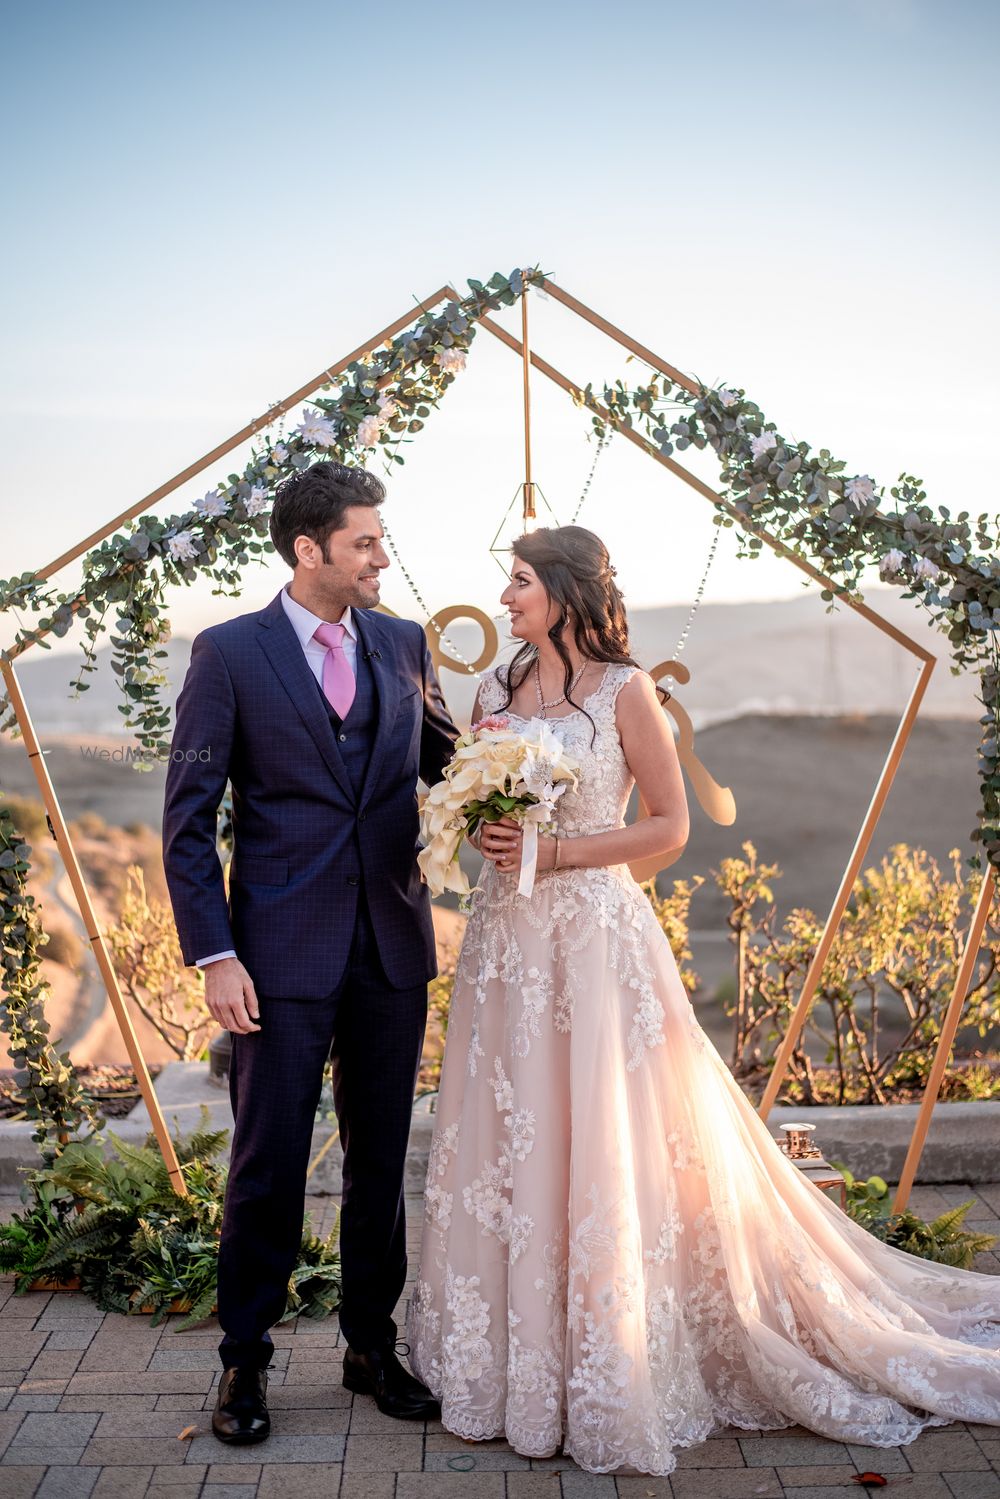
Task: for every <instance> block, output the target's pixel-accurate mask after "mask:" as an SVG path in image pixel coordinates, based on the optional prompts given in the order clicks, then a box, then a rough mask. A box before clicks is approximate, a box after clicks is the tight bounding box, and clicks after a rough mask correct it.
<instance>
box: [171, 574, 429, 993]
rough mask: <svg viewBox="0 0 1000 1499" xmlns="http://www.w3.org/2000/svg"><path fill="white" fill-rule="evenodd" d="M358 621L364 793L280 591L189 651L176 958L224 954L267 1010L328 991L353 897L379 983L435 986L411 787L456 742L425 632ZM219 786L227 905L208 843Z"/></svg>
mask: <svg viewBox="0 0 1000 1499" xmlns="http://www.w3.org/2000/svg"><path fill="white" fill-rule="evenodd" d="M352 612H353V614H354V618H355V620H356V622H357V629H358V637H359V643H358V651H359V653H362V652H363V653H365V654H366V659H367V660H368V661H369V663H370V666H371V669H372V672H373V674H374V678H375V686H376V691H377V695H378V726H377V729H376V733H375V739H374V743H373V749H372V755H371V760H370V763H369V764H368V767H367V771H366V774H365V778H364V783H363V786H362V788H361V791H360V793H359V794H358V795H355V792H354V789H353V787H352V785H351V780H350V777H349V776H348V774H347V768H346V766H345V764H344V761H343V759H342V758H341V755H340V752H339V750H338V747H337V736H336V734H335V732H334V729H333V725H332V724H331V722H330V718H329V715H328V714H327V712H326V709H325V705H324V701H323V698H322V695H321V693H320V692H318V691H317V686H316V679H315V678H314V676H313V674H312V672H311V670H310V668H309V664H308V662H307V661H306V658H305V655H304V653H303V650H302V647H301V645H300V644H299V641H298V638H297V636H296V634H295V631H294V630H293V628H292V626H291V624H290V622H289V620H288V617H287V615H286V614H285V611H284V609H283V607H282V603H281V596H280V594H278V595H276V596H275V597H274V598H273V599H272V601H271V602H270V604H268V605H267V607H266V608H265V609H261V610H260V611H259V612H256V613H252V614H244V615H240V616H239V617H238V618H237V619H232V620H227V621H226V622H225V623H223V624H220V625H213V626H212V627H211V628H210V629H207V630H203V631H202V632H201V634H200V635H198V636H197V637H196V639H195V640H194V642H193V645H192V649H191V662H190V665H189V667H188V672H187V676H186V677H185V679H184V686H183V688H182V689H181V692H180V694H179V696H178V699H177V707H176V722H175V728H174V734H173V739H172V741H171V756H170V761H169V765H168V769H167V780H166V790H165V795H164V808H163V863H164V868H165V871H166V877H167V885H168V888H169V891H170V899H171V902H172V904H173V910H174V919H175V921H176V924H177V932H178V936H179V938H180V945H181V951H182V953H183V956H184V961H185V963H187V964H192V963H194V962H195V961H196V960H197V959H198V958H203V957H207V956H208V955H209V954H210V953H215V952H222V951H224V950H225V949H226V948H232V949H234V950H235V952H236V954H237V956H238V957H239V959H240V961H241V962H242V963H243V965H244V966H245V968H246V969H247V971H248V972H249V974H250V977H251V978H252V979H253V982H254V986H255V988H256V989H257V991H258V993H260V994H263V995H270V996H272V997H274V998H298V999H319V998H322V997H323V996H325V995H328V994H331V993H332V992H333V990H334V989H335V988H336V986H337V984H338V982H339V981H340V978H341V976H342V974H343V971H344V968H345V965H346V963H347V957H348V952H349V949H350V944H351V938H352V934H353V931H354V921H355V914H356V910H357V902H358V898H359V893H360V890H361V889H362V887H363V889H364V891H365V894H366V897H367V901H368V906H369V910H370V912H371V919H372V923H373V925H374V928H375V933H376V936H377V937H378V943H379V955H380V957H381V960H382V964H383V967H384V968H385V972H386V975H387V977H388V979H389V982H390V983H391V984H392V985H393V986H394V987H395V988H400V989H402V988H409V987H412V986H415V985H419V984H422V983H426V982H427V981H428V980H429V979H431V978H433V977H434V975H435V973H436V972H437V964H436V958H435V947H434V929H433V925H432V922H431V911H430V900H429V896H428V892H427V887H426V886H425V885H423V884H422V882H421V880H420V874H419V870H418V868H417V864H416V855H417V851H418V848H419V843H418V828H419V819H418V813H417V778H418V775H419V776H420V777H422V778H423V780H424V781H426V782H427V784H428V785H432V784H433V783H434V782H435V781H438V780H440V779H441V774H442V771H443V769H444V766H445V765H446V764H447V762H448V760H449V759H450V757H451V753H452V749H453V745H454V740H455V737H456V734H457V730H456V729H455V726H454V724H453V723H452V720H451V717H450V715H449V713H448V710H447V708H446V706H445V703H444V698H443V697H442V694H441V689H440V686H439V685H438V681H437V677H436V674H435V672H434V668H433V664H432V662H431V658H430V652H429V651H428V649H427V641H426V637H425V635H424V632H423V630H422V628H421V627H420V625H419V624H417V623H415V622H414V621H412V620H402V619H395V618H393V617H391V616H389V615H384V614H377V613H375V612H374V611H372V610H367V609H359V610H354V611H352ZM227 781H228V782H230V783H231V785H232V801H233V857H232V864H231V866H230V880H229V896H228V899H227V896H226V891H225V887H224V884H223V878H222V866H221V864H220V861H219V856H218V852H217V846H216V829H217V814H218V808H219V805H220V802H221V800H222V797H223V794H224V793H225V789H226V783H227Z"/></svg>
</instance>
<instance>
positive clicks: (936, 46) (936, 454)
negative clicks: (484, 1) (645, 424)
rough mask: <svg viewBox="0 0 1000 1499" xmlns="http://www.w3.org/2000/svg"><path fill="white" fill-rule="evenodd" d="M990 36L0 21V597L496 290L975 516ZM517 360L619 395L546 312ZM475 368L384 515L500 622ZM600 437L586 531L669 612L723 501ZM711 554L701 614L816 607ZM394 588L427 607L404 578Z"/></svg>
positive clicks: (249, 601)
mask: <svg viewBox="0 0 1000 1499" xmlns="http://www.w3.org/2000/svg"><path fill="white" fill-rule="evenodd" d="M998 30H1000V24H998V10H997V7H996V6H994V5H993V4H988V3H983V4H979V3H970V0H953V3H950V4H949V5H947V6H945V5H942V4H940V3H928V0H840V3H832V0H761V3H759V4H757V5H755V6H752V7H751V6H748V5H746V4H730V3H716V4H713V5H711V6H708V5H690V4H688V5H685V6H681V5H677V4H673V3H660V4H651V3H647V0H642V3H638V4H630V5H628V6H625V7H621V8H617V9H614V8H612V7H610V6H607V5H603V6H598V5H596V4H593V3H591V0H578V3H575V4H573V5H570V4H568V3H565V4H553V3H551V0H541V3H536V4H534V5H533V6H531V7H530V8H528V9H525V10H517V9H514V8H510V7H501V6H482V5H479V6H477V5H464V6H458V5H450V4H430V5H427V6H422V7H414V6H412V5H403V4H397V3H395V0H387V3H383V4H381V5H379V6H377V7H347V6H344V5H340V4H332V5H331V4H327V5H325V6H315V7H311V8H310V7H305V8H303V7H295V8H289V7H279V6H277V5H267V4H252V3H251V4H245V3H244V4H239V5H237V4H234V3H220V0H209V3H202V4H198V5H194V4H189V3H187V0H180V3H176V4H173V5H171V6H163V7H150V6H135V5H124V4H121V5H119V4H114V3H96V4H95V5H93V6H89V7H81V6H79V5H68V4H53V3H46V0H38V3H35V4H34V5H32V6H30V7H28V6H20V7H17V8H16V10H15V9H14V8H11V9H10V10H9V11H8V14H7V16H6V18H5V40H6V42H7V49H6V50H7V54H8V73H9V77H8V79H7V80H6V83H5V89H4V95H3V99H2V102H0V111H2V115H3V120H2V126H3V138H4V140H5V142H6V144H7V155H8V162H7V164H6V170H5V178H6V192H5V201H6V208H7V215H6V217H7V228H6V233H5V235H4V239H3V246H2V250H0V254H2V255H3V257H4V260H5V262H6V264H5V274H4V276H3V280H2V286H3V298H4V306H3V322H4V330H5V335H6V337H5V342H6V346H7V358H6V360H5V361H4V368H3V371H2V373H0V381H2V384H0V395H2V401H0V423H2V445H3V452H4V455H5V462H4V465H3V470H2V478H0V518H2V551H0V575H2V576H10V575H11V574H12V573H15V572H20V571H22V570H24V569H27V568H30V567H33V566H41V565H43V564H44V563H45V562H47V561H48V560H50V558H51V557H52V556H54V555H55V554H56V553H57V552H59V551H61V550H62V548H63V546H64V544H67V543H69V542H70V541H71V540H74V539H76V538H79V537H82V536H83V535H85V534H86V533H87V532H88V531H90V530H91V529H94V528H95V527H97V526H99V525H100V524H101V523H102V522H103V521H105V520H106V519H110V518H111V517H112V516H113V515H115V514H116V513H117V512H118V511H119V510H122V509H124V508H125V507H126V506H127V505H128V504H130V503H132V502H133V501H134V500H135V499H137V498H138V497H140V496H141V495H142V494H143V493H145V492H147V491H148V490H150V489H152V488H153V487H154V486H156V485H157V484H159V483H161V482H162V481H163V480H164V479H165V478H167V477H168V476H169V475H170V474H172V473H174V472H176V471H177V470H178V469H180V468H182V467H183V466H184V465H185V464H187V463H188V462H189V461H191V459H193V458H195V457H197V456H198V455H199V454H200V453H202V452H203V451H205V450H207V449H208V448H209V447H211V446H212V445H213V444H214V443H215V442H217V441H218V440H219V439H220V438H222V437H224V436H226V435H227V434H228V433H229V432H231V431H234V430H236V429H237V428H238V427H239V426H241V425H242V424H243V422H244V421H246V420H248V419H249V418H250V417H251V416H254V415H256V414H258V413H259V412H260V411H262V410H263V409H264V407H266V406H267V404H268V403H269V402H271V401H273V400H275V399H277V398H279V397H280V396H282V395H284V394H285V393H286V392H287V391H289V390H291V389H293V388H294V387H295V386H296V385H298V384H300V383H302V381H303V380H304V379H305V378H306V377H307V376H308V375H309V374H311V373H313V372H314V371H316V370H319V369H321V368H322V367H323V366H324V365H325V364H327V363H328V362H330V361H331V360H332V359H334V358H336V357H337V356H338V355H339V354H341V353H344V352H347V351H348V350H349V349H351V348H352V347H354V346H356V345H357V344H359V343H362V342H363V341H364V340H365V339H366V338H367V336H368V335H369V334H370V333H372V332H374V331H376V330H377V329H378V328H380V327H382V326H383V325H384V324H385V323H387V322H389V321H390V320H391V319H392V318H394V317H395V316H397V315H398V314H399V313H400V312H402V311H403V310H404V309H405V308H407V307H408V306H411V305H413V302H414V299H415V298H417V297H419V296H421V295H424V294H426V293H428V292H430V291H431V290H432V289H434V288H436V287H437V286H439V285H440V284H441V283H442V282H444V281H446V280H451V281H453V282H456V283H464V280H465V278H466V277H468V276H476V277H479V278H483V279H485V278H486V277H487V276H488V275H489V274H490V273H491V272H492V271H493V270H495V269H503V270H505V271H506V270H509V269H510V268H511V267H512V266H514V265H515V264H518V263H522V264H530V263H534V262H538V263H540V264H541V265H542V266H543V267H544V268H545V269H546V270H548V271H550V272H551V273H552V275H553V276H554V277H555V279H556V280H557V281H559V282H561V283H562V284H563V285H564V286H566V287H568V288H569V289H570V290H572V291H573V292H575V293H576V294H577V295H578V296H580V297H581V298H582V299H583V300H584V301H586V302H588V303H590V304H591V305H592V306H594V307H596V308H598V309H599V310H601V311H603V312H604V313H605V314H606V315H607V316H608V317H610V318H611V319H612V320H613V321H615V322H617V323H618V324H620V325H621V326H623V327H624V328H626V329H628V330H629V331H631V332H633V333H634V334H635V335H636V336H637V337H638V338H640V339H641V340H642V341H644V342H645V343H647V344H648V345H650V346H651V347H652V348H653V349H654V350H657V351H658V352H659V353H661V354H662V355H663V356H664V357H665V358H667V359H669V360H671V361H673V362H674V363H676V364H677V365H679V366H680V367H681V368H683V369H685V370H687V371H690V372H692V373H694V374H696V375H698V376H700V377H702V378H704V379H706V380H709V381H713V382H715V381H727V382H728V383H732V384H739V385H742V386H744V387H745V388H746V389H747V391H748V392H749V393H750V395H751V396H752V397H753V398H754V399H756V400H757V401H758V402H759V403H760V404H761V405H762V406H763V408H764V410H765V411H766V413H767V414H768V415H769V416H770V417H771V418H773V419H774V420H775V421H776V422H777V423H778V425H779V427H780V428H781V429H782V430H784V431H785V432H787V433H788V434H790V435H792V436H794V437H795V438H803V437H804V438H806V439H808V440H810V441H811V442H813V443H814V444H816V445H817V446H824V445H825V446H829V447H831V448H833V449H834V450H835V451H837V452H838V454H839V455H840V456H842V457H844V458H845V459H846V460H847V461H848V463H849V465H850V467H851V469H852V470H853V471H856V472H861V473H864V472H868V473H871V474H873V475H874V476H875V477H876V478H878V479H880V480H883V481H887V482H888V481H891V480H893V479H894V478H895V477H896V475H897V474H898V473H899V472H900V471H901V470H903V469H907V470H909V471H911V472H915V473H917V474H919V475H921V476H922V477H923V478H924V479H925V480H926V482H927V485H928V489H929V494H930V498H931V500H932V502H933V503H943V504H947V505H949V506H951V508H952V510H953V511H957V510H959V509H962V508H966V509H969V510H971V511H972V512H973V513H978V512H979V511H980V510H983V509H986V510H989V511H991V512H995V511H996V510H997V509H998V506H997V503H996V499H995V495H994V492H993V491H992V489H991V487H990V486H989V485H988V484H985V483H984V482H983V475H984V472H985V465H984V463H983V461H982V459H981V458H980V457H979V456H978V455H979V451H980V450H981V449H982V448H983V447H984V446H985V444H986V442H987V441H988V440H989V434H990V433H991V431H992V429H993V427H994V425H995V410H996V403H997V397H998V389H997V376H996V359H995V353H994V351H995V349H996V347H997V343H998V332H1000V328H998V323H1000V318H998V312H997V303H996V284H995V283H996V277H995V264H994V263H995V246H996V243H997V223H996V219H997V206H996V197H997V195H996V191H995V159H994V158H995V147H996V140H997V123H998V122H997V107H996V102H995V96H996V88H995V76H996V66H997V56H998ZM533 337H535V338H537V342H538V346H539V348H540V349H541V351H542V352H544V353H545V354H546V356H547V357H549V358H551V359H552V361H553V362H554V363H555V364H557V365H559V366H560V367H562V368H564V369H565V370H566V372H567V373H568V374H570V375H571V377H572V378H574V379H578V380H579V381H581V382H582V381H585V380H587V379H594V380H597V381H600V380H603V379H604V378H605V377H610V376H614V375H617V374H621V373H627V371H626V369H625V366H624V365H623V363H622V356H621V354H620V352H619V351H617V350H616V349H615V348H614V347H613V346H612V345H610V344H609V343H606V342H605V341H604V340H603V339H601V338H599V337H597V336H596V335H591V334H590V333H586V334H585V333H584V332H583V331H582V330H578V329H576V328H574V327H573V326H572V324H571V322H570V320H569V319H568V318H567V317H566V315H565V314H564V313H563V312H562V310H561V309H559V308H557V307H556V306H555V305H554V304H552V303H548V304H541V303H539V304H536V306H535V308H534V309H533ZM485 344H486V338H485V336H482V337H481V338H480V340H479V341H478V342H477V345H476V347H475V349H474V351H473V357H472V358H471V359H470V363H469V368H468V370H467V372H466V374H465V375H463V376H462V377H461V379H460V381H459V382H458V383H456V386H455V388H454V390H453V392H452V393H451V395H450V396H449V399H448V401H447V402H446V404H445V406H444V407H443V408H442V410H441V412H440V413H439V414H437V415H436V416H435V417H434V419H433V422H432V424H430V425H429V427H428V430H427V432H426V433H425V434H423V437H422V440H421V442H420V444H419V445H416V444H415V445H414V447H413V448H412V450H411V451H412V456H411V457H410V458H409V460H408V462H407V466H406V469H405V470H403V471H401V473H400V475H399V477H395V478H394V480H393V484H392V490H391V496H390V502H389V505H387V507H386V520H387V521H389V522H390V525H391V528H392V530H393V532H394V534H395V535H396V536H397V539H398V540H399V543H400V546H401V548H402V549H403V552H404V556H405V559H406V561H407V564H408V566H409V567H410V568H411V570H412V571H413V573H414V574H415V575H416V576H417V578H418V580H419V581H420V584H421V587H422V589H423V592H424V594H425V595H426V597H427V599H428V602H429V603H430V605H431V607H432V608H437V607H441V606H443V605H445V604H448V603H452V602H455V601H457V600H459V599H463V600H467V601H472V602H477V603H480V604H482V605H483V606H484V607H490V608H492V607H495V599H496V594H497V592H498V591H499V590H498V585H502V578H501V577H500V574H499V572H498V570H497V569H496V566H495V564H493V563H492V562H491V561H490V559H489V558H488V556H487V555H486V548H487V546H488V543H489V540H490V538H491V537H492V535H493V532H494V531H495V529H496V527H497V525H498V523H499V520H500V516H501V514H502V512H503V510H504V508H505V507H506V505H507V503H508V501H509V500H510V498H511V495H512V494H513V493H514V490H515V488H516V486H517V484H518V482H519V480H520V478H521V477H522V474H521V435H520V427H519V410H520V407H519V401H520V395H519V389H518V385H517V381H518V367H517V364H516V362H515V361H514V360H513V359H512V358H511V357H510V355H509V354H507V353H505V352H504V351H503V350H501V349H499V348H498V347H492V348H486V347H484V345H485ZM536 411H537V419H536V478H537V479H538V480H539V482H540V483H541V485H542V488H543V490H544V491H545V493H546V495H547V496H548V497H549V499H550V500H551V501H552V502H553V504H554V507H555V509H556V512H557V515H558V516H559V519H561V520H565V519H568V516H569V513H570V512H571V511H572V508H573V505H574V504H575V500H576V496H577V495H578V493H579V489H580V486H581V484H582V482H583V478H584V476H585V474H586V471H587V468H588V466H589V462H590V457H591V452H590V449H589V448H588V446H587V444H586V442H585V440H584V434H585V423H584V422H583V421H582V420H581V417H580V414H579V413H578V412H576V411H575V410H574V408H573V407H572V406H571V405H570V403H569V402H568V401H567V400H566V398H565V397H562V396H561V395H559V394H558V393H557V392H552V393H551V394H550V393H548V392H544V393H543V392H542V391H541V389H539V390H538V391H537V393H536ZM623 449H624V444H622V443H619V444H618V450H617V451H616V449H615V446H614V445H612V450H611V452H609V454H608V455H607V457H606V458H605V459H604V460H602V465H601V468H600V469H599V472H598V475H597V477H596V478H595V483H594V488H593V491H592V495H591V498H590V500H589V501H588V505H587V508H586V509H585V511H584V512H583V513H582V514H581V521H583V522H585V523H589V524H590V525H592V526H593V527H594V529H596V530H598V531H599V532H601V533H602V534H603V535H605V537H606V539H607V540H608V542H609V545H610V546H611V548H612V552H613V554H614V556H615V559H616V561H617V562H618V565H619V574H620V578H621V579H623V580H624V582H625V584H626V593H627V596H628V597H629V599H630V600H631V601H632V602H633V603H634V604H636V605H639V604H652V603H657V602H677V601H684V600H686V599H687V598H689V597H690V596H691V594H692V592H693V590H694V588H695V586H696V584H697V580H698V577H699V576H700V572H701V568H702V565H703V561H704V555H705V550H706V547H707V544H708V541H709V540H710V537H711V532H712V527H711V511H710V509H709V507H708V506H707V505H706V504H705V503H704V501H701V500H699V499H698V498H697V497H696V496H695V495H693V494H691V493H689V492H687V491H686V490H685V488H684V486H682V485H680V484H678V483H676V482H673V481H670V480H669V479H665V478H664V477H663V475H662V474H661V473H660V472H659V471H658V470H657V469H656V467H655V466H654V465H653V464H651V463H648V462H646V461H645V460H642V459H641V458H639V456H638V455H635V454H632V453H628V452H625V451H623ZM226 471H228V465H224V466H223V470H222V472H226ZM703 472H704V473H705V474H706V475H707V476H709V477H711V470H710V468H705V469H703ZM216 477H218V470H210V471H208V472H207V473H206V474H205V476H204V480H202V481H198V482H195V483H194V484H193V485H191V486H189V487H188V488H187V490H185V491H184V492H183V493H182V495H181V496H180V497H178V500H177V502H176V504H177V505H178V506H179V504H180V502H181V500H182V499H183V498H184V496H187V497H188V498H190V497H193V496H194V495H196V494H200V493H202V492H204V490H206V489H208V488H209V487H211V484H212V483H213V482H214V479H215V478H216ZM168 508H173V507H168ZM734 549H735V548H734V544H733V542H732V533H726V538H725V539H724V542H723V545H722V546H721V548H720V555H719V558H718V561H717V563H716V566H715V568H714V570H713V574H712V578H711V581H710V584H709V588H708V591H707V593H706V597H707V598H710V599H713V600H717V601H718V600H735V599H740V598H767V597H780V596H784V595H794V594H796V593H798V592H799V591H800V590H801V582H800V579H799V575H798V574H796V573H795V571H794V570H793V569H791V568H790V567H789V566H788V565H787V564H781V563H778V562H777V561H774V562H771V561H767V560H765V561H760V562H754V563H752V564H751V563H750V562H746V561H744V562H742V563H740V562H737V561H735V559H734V557H733V552H734ZM286 576H287V573H286V571H285V570H284V568H283V566H282V565H281V564H280V563H276V564H274V565H273V567H272V568H271V569H269V570H268V571H267V572H266V573H256V572H255V573H253V574H250V575H249V576H248V582H247V589H246V592H245V594H244V597H243V600H242V601H233V600H213V599H212V598H211V596H210V593H209V592H208V590H206V589H201V588H198V589H194V590H190V591H181V592H180V593H178V595H177V597H176V606H175V610H174V622H175V628H176V629H177V630H178V631H180V632H183V633H190V632H191V631H193V630H194V629H196V628H198V627H200V626H201V625H203V624H205V623H208V622H209V621H210V620H211V619H215V618H221V617H224V616H225V615H227V614H231V613H233V612H237V611H238V610H239V609H241V608H244V607H257V606H259V604H260V603H262V602H264V601H265V600H266V599H267V598H269V597H270V596H271V595H272V594H273V593H274V591H275V590H276V588H277V587H278V586H279V585H280V583H281V582H282V581H284V579H285V577H286ZM72 580H73V573H72V570H70V571H68V572H67V573H66V575H65V586H67V587H69V586H70V585H71V583H72ZM385 600H386V602H387V603H389V604H390V606H391V607H393V608H396V609H398V610H399V611H400V612H407V613H413V612H416V611H415V606H414V605H413V604H412V601H411V600H410V599H409V598H408V596H407V594H406V591H405V588H404V586H403V584H402V580H401V578H400V577H399V576H398V574H397V575H396V576H392V575H390V578H389V580H388V582H387V587H386V590H385ZM817 607H820V606H819V605H818V604H817ZM5 638H6V636H5Z"/></svg>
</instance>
